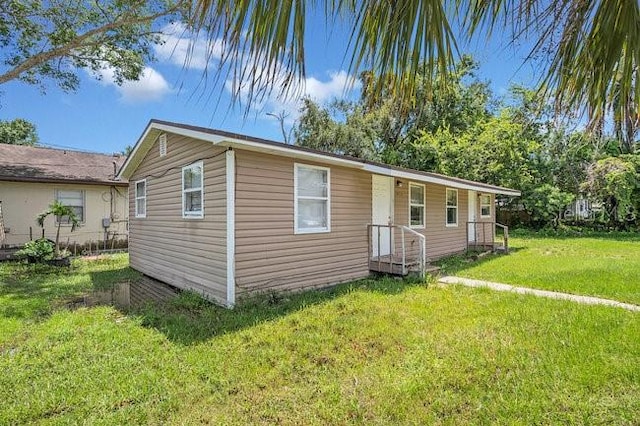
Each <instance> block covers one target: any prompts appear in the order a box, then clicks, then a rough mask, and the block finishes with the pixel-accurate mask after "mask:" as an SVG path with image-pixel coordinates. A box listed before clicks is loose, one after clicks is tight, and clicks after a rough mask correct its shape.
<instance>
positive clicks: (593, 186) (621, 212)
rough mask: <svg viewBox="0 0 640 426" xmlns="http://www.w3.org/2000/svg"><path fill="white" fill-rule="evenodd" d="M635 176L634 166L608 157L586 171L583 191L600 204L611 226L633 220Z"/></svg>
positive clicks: (620, 159) (627, 161)
mask: <svg viewBox="0 0 640 426" xmlns="http://www.w3.org/2000/svg"><path fill="white" fill-rule="evenodd" d="M638 184H639V181H638V173H637V171H636V167H635V165H634V163H633V162H631V161H629V159H628V158H624V157H608V158H604V159H602V160H598V161H596V162H595V163H593V164H592V165H591V166H590V167H589V169H588V170H587V180H586V181H585V182H584V184H583V189H584V190H585V191H586V192H587V193H588V194H589V195H590V196H592V197H594V198H595V199H597V200H600V201H602V202H603V203H604V204H605V208H606V210H607V212H608V213H609V219H610V222H611V223H615V222H616V221H618V222H624V221H626V220H628V219H633V218H634V217H633V215H634V212H633V210H632V209H633V207H634V204H636V203H635V202H634V199H633V195H634V193H637V189H638Z"/></svg>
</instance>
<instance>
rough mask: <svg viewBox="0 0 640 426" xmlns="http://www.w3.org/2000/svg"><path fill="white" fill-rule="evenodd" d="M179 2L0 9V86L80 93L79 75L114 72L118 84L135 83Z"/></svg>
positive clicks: (21, 0)
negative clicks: (49, 83) (16, 82)
mask: <svg viewBox="0 0 640 426" xmlns="http://www.w3.org/2000/svg"><path fill="white" fill-rule="evenodd" d="M185 4H186V2H185V1H182V0H152V1H138V0H108V1H99V2H98V1H91V0H80V1H73V2H69V1H47V2H42V1H39V0H8V1H3V2H1V4H0V48H1V53H0V63H1V64H2V65H0V84H3V83H6V82H8V81H11V80H16V79H17V80H20V81H22V82H25V83H28V84H33V85H37V86H39V87H40V88H41V90H43V91H44V90H45V88H46V82H47V81H48V80H52V81H54V82H55V83H56V84H57V85H59V86H60V87H61V88H62V89H63V90H67V91H70V90H75V89H76V88H77V87H78V83H79V77H78V70H79V69H83V68H84V69H89V70H93V71H100V70H103V69H104V68H109V69H110V70H111V71H113V78H114V81H115V82H116V83H122V82H123V81H125V80H137V79H138V78H139V77H140V75H141V73H142V71H143V69H144V65H145V63H146V62H147V61H149V60H150V59H152V58H153V51H152V49H151V47H152V45H153V44H155V43H161V42H162V39H161V38H160V36H159V35H160V33H159V27H158V26H159V24H160V23H161V19H165V20H169V19H175V18H178V17H179V16H181V15H180V13H181V11H182V9H181V8H182V7H183V6H184V5H185Z"/></svg>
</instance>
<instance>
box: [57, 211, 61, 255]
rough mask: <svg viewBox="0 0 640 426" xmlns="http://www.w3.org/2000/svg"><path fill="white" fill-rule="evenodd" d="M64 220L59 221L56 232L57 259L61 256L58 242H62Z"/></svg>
mask: <svg viewBox="0 0 640 426" xmlns="http://www.w3.org/2000/svg"><path fill="white" fill-rule="evenodd" d="M60 219H62V218H59V220H58V229H57V230H56V257H59V256H60V247H58V241H60V226H62V220H60Z"/></svg>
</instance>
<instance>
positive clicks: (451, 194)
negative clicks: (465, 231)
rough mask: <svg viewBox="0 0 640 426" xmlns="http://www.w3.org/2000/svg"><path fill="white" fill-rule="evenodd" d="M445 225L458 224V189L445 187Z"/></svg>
mask: <svg viewBox="0 0 640 426" xmlns="http://www.w3.org/2000/svg"><path fill="white" fill-rule="evenodd" d="M447 226H458V190H457V189H450V188H447Z"/></svg>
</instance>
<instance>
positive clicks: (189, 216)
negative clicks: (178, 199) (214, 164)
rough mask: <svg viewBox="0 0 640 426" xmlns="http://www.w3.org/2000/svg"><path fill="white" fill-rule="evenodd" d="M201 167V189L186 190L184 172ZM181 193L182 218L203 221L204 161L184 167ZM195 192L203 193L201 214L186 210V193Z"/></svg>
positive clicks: (181, 178) (181, 176) (181, 177)
mask: <svg viewBox="0 0 640 426" xmlns="http://www.w3.org/2000/svg"><path fill="white" fill-rule="evenodd" d="M198 166H200V170H201V173H200V189H184V171H185V170H190V169H195V168H196V167H198ZM180 181H181V184H180V191H181V192H182V207H181V208H182V218H183V219H202V218H204V163H203V162H202V161H197V162H195V163H192V164H189V165H188V166H184V167H183V168H182V172H181V174H180ZM195 191H200V192H201V193H202V196H201V198H200V200H201V202H202V206H201V208H200V211H199V212H195V213H194V212H187V211H185V210H184V200H185V197H184V194H185V193H186V192H195Z"/></svg>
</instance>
